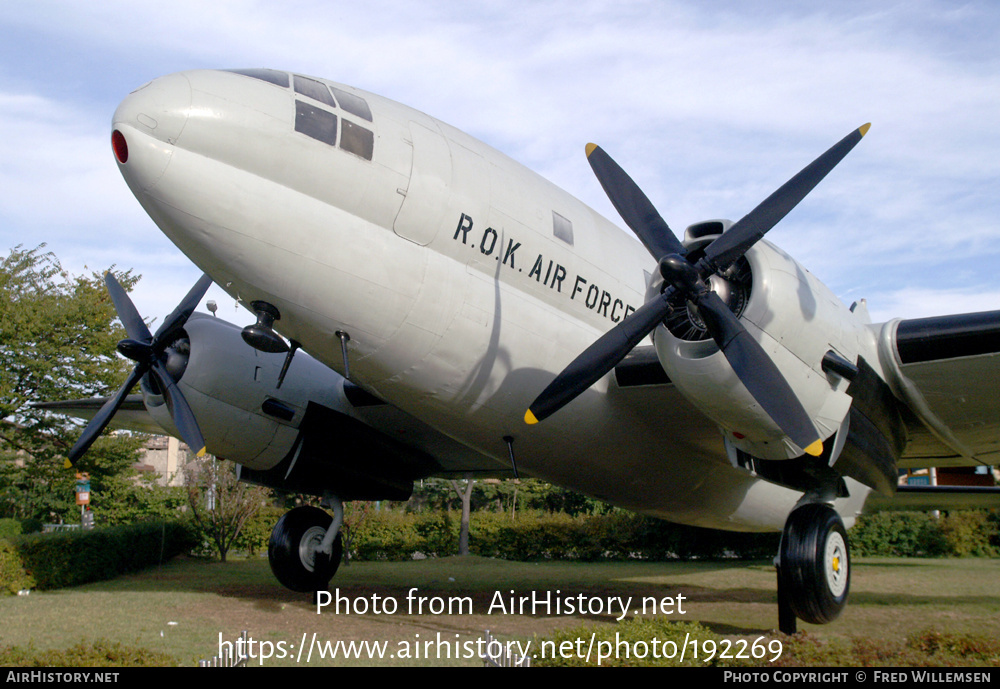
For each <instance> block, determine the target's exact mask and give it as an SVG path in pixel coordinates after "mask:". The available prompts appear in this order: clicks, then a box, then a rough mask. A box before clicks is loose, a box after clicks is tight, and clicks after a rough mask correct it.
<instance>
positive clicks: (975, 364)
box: [880, 311, 1000, 468]
mask: <svg viewBox="0 0 1000 689" xmlns="http://www.w3.org/2000/svg"><path fill="white" fill-rule="evenodd" d="M880 348H881V354H882V363H883V365H884V366H885V367H886V369H888V370H887V374H888V377H889V381H888V382H889V384H890V386H891V387H892V389H893V392H894V393H895V394H896V396H897V397H898V398H899V399H900V400H902V401H903V402H904V403H905V405H906V410H905V412H904V418H905V420H906V425H907V431H908V436H909V441H908V443H907V446H906V450H905V451H904V452H903V456H902V458H901V461H900V462H899V467H900V468H917V467H927V466H938V467H949V466H978V465H987V466H988V465H996V464H1000V396H998V394H997V390H998V389H1000V311H989V312H984V313H971V314H962V315H955V316H942V317H937V318H918V319H909V320H899V321H894V322H891V323H888V324H886V325H885V326H884V327H883V330H882V341H881V343H880Z"/></svg>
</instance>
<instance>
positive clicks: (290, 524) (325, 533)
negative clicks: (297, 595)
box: [267, 498, 344, 593]
mask: <svg viewBox="0 0 1000 689" xmlns="http://www.w3.org/2000/svg"><path fill="white" fill-rule="evenodd" d="M328 500H329V502H330V503H331V506H332V507H333V511H334V516H333V517H331V516H330V515H329V514H327V513H326V512H325V511H323V510H321V509H319V508H317V507H296V508H295V509H292V510H289V511H288V512H286V513H285V515H284V516H283V517H282V518H281V519H279V520H278V523H277V524H275V525H274V529H273V530H272V531H271V540H270V542H269V543H268V546H267V558H268V560H269V561H270V563H271V571H272V572H274V576H275V577H277V579H278V581H280V582H281V583H282V584H283V585H284V586H285V587H287V588H289V589H291V590H292V591H299V592H301V593H309V592H315V591H325V590H326V589H327V586H328V585H329V583H330V579H332V578H333V575H334V574H336V572H337V567H338V566H340V559H341V557H342V555H343V552H344V545H343V539H342V538H341V535H340V527H341V525H342V524H343V523H344V507H343V503H341V501H340V499H339V498H328Z"/></svg>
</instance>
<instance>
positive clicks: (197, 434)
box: [151, 360, 205, 457]
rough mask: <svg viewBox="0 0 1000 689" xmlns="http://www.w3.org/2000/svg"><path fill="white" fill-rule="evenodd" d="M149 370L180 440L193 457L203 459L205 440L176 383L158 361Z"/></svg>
mask: <svg viewBox="0 0 1000 689" xmlns="http://www.w3.org/2000/svg"><path fill="white" fill-rule="evenodd" d="M151 370H152V372H153V376H154V377H155V378H156V382H157V383H159V385H160V390H161V391H162V392H163V397H164V398H165V399H166V401H167V407H168V408H169V409H170V416H171V418H173V420H174V425H175V426H176V427H177V431H178V432H179V433H180V434H181V439H182V440H184V442H186V443H187V445H188V447H190V448H191V450H192V452H194V453H195V455H197V456H198V457H203V456H204V455H205V438H204V437H203V436H202V434H201V429H200V428H199V427H198V422H197V421H196V420H195V418H194V412H192V411H191V407H190V406H188V403H187V400H186V399H184V395H183V394H182V393H181V391H180V390H179V389H178V388H177V383H175V382H174V378H173V376H171V375H170V373H169V372H168V371H167V368H166V366H164V365H163V363H162V362H161V361H159V360H157V361H155V362H153V366H152V369H151Z"/></svg>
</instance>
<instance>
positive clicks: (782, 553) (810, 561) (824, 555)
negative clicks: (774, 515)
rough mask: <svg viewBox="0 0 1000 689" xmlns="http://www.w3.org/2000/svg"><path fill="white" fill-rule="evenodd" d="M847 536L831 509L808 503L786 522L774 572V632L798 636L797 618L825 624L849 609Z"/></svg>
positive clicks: (841, 523)
mask: <svg viewBox="0 0 1000 689" xmlns="http://www.w3.org/2000/svg"><path fill="white" fill-rule="evenodd" d="M850 561H851V558H850V551H849V548H848V545H847V531H846V529H845V528H844V522H843V521H842V520H841V519H840V515H838V514H837V512H836V511H835V510H834V509H833V508H832V507H830V506H829V505H826V504H822V503H809V504H806V505H802V506H801V507H799V508H797V509H796V510H794V511H793V512H792V513H791V514H790V515H789V516H788V520H787V521H786V522H785V529H784V531H783V532H782V535H781V547H780V550H779V553H778V557H777V559H776V561H775V564H776V565H777V569H778V628H779V629H780V630H781V631H782V632H784V633H785V634H794V633H795V632H796V626H797V623H796V618H798V619H800V620H802V621H803V622H808V623H810V624H826V623H828V622H832V621H833V620H835V619H836V618H837V616H838V615H840V613H841V611H842V610H843V609H844V606H845V605H846V604H847V596H848V593H849V592H850V583H851V579H850V576H851V562H850Z"/></svg>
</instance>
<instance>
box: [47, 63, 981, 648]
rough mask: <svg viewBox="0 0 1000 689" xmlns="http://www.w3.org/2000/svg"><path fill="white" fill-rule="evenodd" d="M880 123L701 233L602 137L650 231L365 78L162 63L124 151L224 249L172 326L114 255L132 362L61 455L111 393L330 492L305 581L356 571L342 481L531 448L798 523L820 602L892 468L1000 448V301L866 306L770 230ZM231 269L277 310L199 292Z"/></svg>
mask: <svg viewBox="0 0 1000 689" xmlns="http://www.w3.org/2000/svg"><path fill="white" fill-rule="evenodd" d="M867 130H868V125H865V126H863V127H860V128H859V129H857V130H855V131H853V132H851V133H850V134H848V135H847V137H845V138H844V139H843V140H841V141H840V142H839V143H837V144H835V145H834V146H833V147H832V148H831V149H830V150H828V151H827V152H825V153H823V154H822V155H820V156H819V157H818V158H817V159H816V160H815V161H814V162H812V163H810V164H809V165H808V166H806V167H805V168H804V169H803V170H802V171H801V172H799V173H798V174H796V175H795V176H793V177H792V178H791V179H790V180H789V181H788V182H787V183H785V184H784V185H783V186H781V187H780V188H779V189H778V190H777V191H776V192H775V193H774V194H773V195H771V196H770V197H769V198H767V199H766V200H765V201H763V202H762V203H761V204H760V205H759V206H758V207H757V208H755V209H754V210H752V211H751V212H750V213H749V214H748V215H747V216H746V217H744V218H743V219H742V220H739V221H738V222H736V223H732V222H730V221H727V220H710V221H707V222H699V223H696V224H693V225H691V226H690V227H688V228H687V230H686V231H685V233H684V237H683V239H680V238H678V237H677V236H675V234H674V233H673V231H672V230H671V229H670V228H669V227H668V226H667V224H666V222H664V220H663V219H662V218H661V216H660V215H659V213H658V212H657V211H656V210H655V209H654V208H653V206H652V204H651V203H650V202H649V200H648V198H647V197H646V196H645V195H644V194H643V192H642V191H641V190H640V189H639V187H638V186H637V185H636V183H635V182H634V181H633V180H632V179H631V178H630V177H629V176H628V175H627V174H626V173H625V172H624V170H623V169H622V168H621V167H619V166H618V164H617V163H615V162H614V161H613V160H612V159H611V157H610V156H609V155H608V154H607V153H606V152H604V151H603V150H602V149H601V148H599V147H596V146H593V145H591V146H588V147H587V158H588V161H589V162H590V164H591V167H592V168H593V170H594V172H595V174H596V175H597V177H598V179H599V181H600V183H601V185H602V186H603V187H604V189H605V191H606V192H607V194H608V196H609V197H610V199H611V201H612V203H613V204H614V206H615V208H616V209H617V210H618V212H619V213H620V214H621V216H622V218H623V219H624V220H625V223H626V224H627V225H628V227H629V228H631V229H632V231H633V232H634V233H635V235H636V236H637V237H638V238H639V240H640V241H639V242H636V241H635V240H634V238H632V237H631V236H629V235H628V234H627V233H625V232H623V231H622V230H621V229H620V228H618V227H617V226H615V225H614V224H612V223H611V222H609V221H608V220H606V219H604V218H603V217H601V216H599V215H598V214H597V213H595V212H594V211H593V210H591V209H590V208H588V207H587V206H585V205H584V204H583V203H581V202H580V201H578V200H577V199H575V198H573V197H572V196H570V195H569V194H567V193H566V192H564V191H562V190H560V189H558V188H557V187H555V186H554V185H552V184H550V183H549V182H547V181H545V180H544V179H542V178H540V177H539V176H537V175H535V174H534V173H532V172H530V171H529V170H527V169H525V168H524V167H522V166H520V165H518V164H517V163H515V162H514V161H512V160H510V159H509V158H507V157H506V156H504V155H502V154H501V153H498V152H497V151H495V150H493V149H491V148H490V147H488V146H486V145H485V144H483V143H481V142H479V141H477V140H475V139H473V138H471V137H469V136H467V135H465V134H463V133H462V132H460V131H458V130H457V129H454V128H452V127H450V126H449V125H447V124H444V123H443V122H440V121H438V120H435V119H433V118H431V117H429V116H427V115H425V114H423V113H421V112H418V111H416V110H413V109H411V108H408V107H406V106H403V105H400V104H398V103H394V102H392V101H389V100H387V99H385V98H381V97H379V96H376V95H374V94H371V93H366V92H363V91H360V90H358V89H355V88H352V87H349V86H345V85H341V84H336V83H333V82H329V81H325V80H322V79H315V78H311V77H306V76H302V75H299V74H290V73H288V72H282V71H276V70H266V69H251V70H225V71H214V70H202V71H190V72H183V73H179V74H173V75H170V76H166V77H162V78H159V79H156V80H154V81H152V82H150V83H148V84H146V85H145V86H142V87H140V88H139V89H137V90H136V91H134V92H133V93H132V94H131V95H129V96H128V97H127V98H126V99H125V100H124V101H123V102H122V103H121V105H120V106H119V108H118V110H117V111H116V112H115V114H114V118H113V123H112V136H111V139H112V147H113V152H114V156H115V159H116V161H117V164H118V167H119V169H120V171H121V173H122V175H123V176H124V178H125V181H126V182H127V183H128V185H129V187H130V189H131V190H132V192H133V193H134V194H135V197H136V198H137V199H138V200H139V203H140V204H142V207H143V208H144V209H145V210H146V212H147V213H148V214H149V216H150V217H151V218H152V219H153V220H154V221H155V223H156V224H157V225H158V226H159V228H160V229H161V230H162V231H163V232H164V233H165V234H166V235H167V236H168V237H169V238H170V240H171V241H173V242H174V243H175V244H176V245H177V246H178V247H179V248H180V250H181V251H183V252H184V253H185V254H186V255H187V256H188V257H189V258H190V259H191V260H192V261H193V262H194V263H195V264H197V265H198V266H199V267H200V268H201V269H202V270H204V271H205V274H206V275H205V277H204V278H202V280H200V281H199V282H198V284H197V285H195V287H194V288H193V289H192V290H191V292H190V293H189V294H188V295H187V297H185V299H184V300H183V301H182V302H181V304H180V306H178V308H177V310H175V311H174V312H173V313H172V314H171V315H170V316H168V317H167V319H166V320H165V321H164V323H163V325H162V326H161V327H160V328H159V330H158V331H157V332H156V333H155V334H151V333H150V332H149V330H148V329H147V328H146V325H145V324H144V322H143V319H142V318H141V317H140V316H139V314H138V312H137V310H136V309H135V307H134V306H133V305H132V303H131V300H130V299H129V297H128V295H127V294H126V293H125V291H124V290H123V289H122V288H121V287H120V285H118V283H117V282H116V281H115V279H114V277H113V276H111V275H110V274H109V276H108V277H107V282H108V288H109V290H110V292H111V295H112V297H113V299H114V302H115V306H116V308H117V310H118V313H119V316H120V317H121V320H122V322H123V324H124V326H125V328H126V330H127V333H128V339H126V340H123V341H122V342H121V343H120V344H119V346H118V349H119V351H120V352H121V353H122V354H123V355H125V356H126V357H128V358H130V359H132V360H134V361H135V362H136V367H135V370H134V371H133V373H132V375H131V376H130V377H129V378H128V380H127V381H126V382H125V384H124V385H123V386H122V388H121V389H120V390H119V391H118V393H117V394H116V395H115V396H114V397H111V398H109V399H106V400H88V401H85V402H82V403H78V405H77V407H76V408H75V410H74V411H73V412H72V413H76V414H90V415H91V416H92V420H91V422H90V424H89V425H88V426H87V428H86V430H85V431H84V434H83V437H82V438H81V439H80V442H79V443H78V444H77V446H76V447H74V448H73V450H72V452H71V453H70V455H69V462H70V463H74V462H76V461H77V460H79V458H80V457H81V456H82V455H83V453H84V452H86V450H87V448H88V447H89V446H90V444H91V443H92V442H93V440H94V439H95V438H96V437H97V436H98V435H99V434H100V433H101V431H102V430H103V429H104V428H105V427H106V426H107V425H108V424H109V423H111V421H112V417H114V416H115V415H116V413H117V414H118V417H117V418H115V424H116V425H125V426H132V427H138V428H145V429H154V428H155V429H156V430H159V429H161V428H162V429H163V430H165V431H167V432H168V433H171V434H174V435H176V436H178V437H180V438H182V439H183V440H184V441H185V442H187V444H188V445H189V446H190V447H191V448H193V449H194V450H196V451H201V452H203V451H206V450H207V451H208V452H210V453H212V454H214V455H217V456H219V457H224V458H227V459H231V460H233V461H234V462H236V463H237V464H238V465H239V466H240V476H241V478H242V479H244V480H247V481H251V482H255V483H259V484H262V485H266V486H272V487H275V488H280V489H287V490H292V491H301V492H307V493H313V494H316V495H322V496H323V497H324V498H325V502H324V504H325V505H326V506H328V507H329V508H331V509H332V510H333V513H334V514H333V517H331V516H330V515H329V514H328V513H327V512H326V511H324V510H320V509H318V508H296V509H293V510H291V511H290V512H288V513H287V514H286V515H285V516H284V517H282V519H281V520H280V521H279V522H278V523H277V525H276V526H275V528H274V532H273V534H272V537H271V543H270V548H269V555H270V560H271V565H272V569H273V570H274V573H275V575H276V576H277V578H278V579H279V580H280V581H281V582H282V583H283V584H284V585H285V586H288V587H289V588H291V589H294V590H297V591H315V590H319V589H322V588H325V587H326V586H327V585H328V583H329V581H330V579H331V577H332V576H333V575H334V573H335V571H336V568H337V563H338V561H339V555H340V552H341V544H340V540H341V539H340V535H339V529H340V524H341V520H342V503H343V501H346V500H384V499H389V500H403V499H406V498H407V497H408V496H409V494H410V492H411V490H412V487H413V482H414V481H416V480H419V479H420V478H423V477H427V476H432V475H439V476H440V475H444V476H448V475H451V476H456V475H457V476H465V475H473V476H484V475H489V476H516V475H519V474H520V475H530V476H535V477H539V478H542V479H545V480H548V481H551V482H553V483H556V484H559V485H562V486H566V487H569V488H572V489H574V490H577V491H580V492H582V493H585V494H587V495H590V496H593V497H595V498H599V499H601V500H605V501H607V502H609V503H612V504H614V505H618V506H620V507H623V508H626V509H629V510H634V511H637V512H641V513H643V514H648V515H652V516H655V517H662V518H665V519H669V520H671V521H675V522H680V523H685V524H691V525H697V526H705V527H713V528H721V529H729V530H734V531H767V530H772V531H782V533H783V536H782V540H781V546H780V552H779V553H778V557H777V559H776V564H777V569H778V590H779V619H780V625H781V628H782V629H784V630H786V631H787V630H789V629H791V630H794V628H795V624H796V618H799V619H802V620H805V621H808V622H810V623H825V622H829V621H831V620H832V619H834V618H835V617H836V616H837V615H838V614H839V613H840V611H841V610H842V608H843V607H844V605H845V603H846V601H847V597H848V591H849V578H850V564H849V563H850V556H849V550H848V538H847V534H846V528H848V527H850V526H851V525H852V524H853V522H854V520H855V518H856V516H857V515H858V514H859V513H861V511H862V510H863V508H864V507H865V503H866V501H867V500H868V498H869V495H870V494H871V493H872V492H876V493H879V494H882V495H883V496H891V495H893V493H894V492H895V491H896V489H897V487H896V483H897V472H898V470H899V469H900V468H905V467H923V466H928V465H937V466H945V465H948V466H950V465H979V464H982V465H989V464H995V463H998V462H1000V442H998V429H1000V413H998V406H997V401H996V394H995V390H996V389H997V386H998V383H1000V363H998V362H1000V358H998V357H997V356H996V355H997V353H998V352H1000V312H992V313H986V314H970V315H959V316H945V317H942V318H930V319H916V320H894V321H890V322H888V323H881V324H873V323H871V322H870V319H869V318H868V314H867V311H866V307H865V305H864V303H863V302H861V303H857V304H854V305H853V306H851V307H850V308H848V307H847V306H845V305H843V304H842V303H841V302H840V301H839V300H838V299H837V298H836V297H835V296H834V295H833V294H832V293H831V292H830V290H828V289H827V288H826V287H825V286H824V285H822V284H821V283H820V282H819V281H818V280H817V279H816V278H815V277H814V276H812V275H811V274H810V273H809V272H808V271H807V270H805V269H804V268H803V267H802V266H801V265H799V264H798V263H797V262H796V261H795V260H794V259H793V258H791V257H790V256H789V255H787V254H786V253H785V252H783V251H782V250H781V249H779V248H778V247H776V246H774V245H772V244H770V243H769V242H767V241H765V240H764V239H762V237H763V236H764V234H765V233H766V232H767V231H768V230H770V229H771V228H772V227H773V226H774V225H775V224H776V223H778V222H779V221H780V220H781V219H782V218H783V217H784V216H785V215H786V214H787V213H788V212H789V211H790V210H791V209H792V208H793V207H794V206H795V205H796V204H797V203H799V202H800V201H801V200H802V199H803V198H804V197H805V196H806V195H807V194H808V193H809V191H810V190H811V189H813V187H814V186H815V185H816V184H818V183H819V181H820V180H821V179H822V178H823V177H824V176H825V175H827V174H828V173H829V172H830V171H831V170H832V169H833V168H834V166H836V165H837V164H838V163H839V162H840V161H841V160H842V159H843V158H844V157H845V156H846V155H847V153H848V152H849V151H850V150H851V149H852V148H853V147H854V146H855V145H856V144H857V143H858V142H859V141H860V140H861V138H862V137H863V136H864V134H865V133H866V132H867ZM213 281H214V282H215V283H217V284H219V285H221V286H222V287H223V288H224V289H225V290H226V291H227V292H228V293H229V294H230V295H232V296H233V297H234V298H236V299H237V300H239V301H240V302H241V303H243V304H245V305H247V306H248V308H250V309H251V310H252V311H253V312H255V313H256V314H257V319H258V320H257V323H256V324H254V325H252V326H249V327H247V328H245V329H243V330H242V331H241V330H240V328H238V327H237V326H233V325H230V324H228V323H225V322H224V321H222V320H220V319H216V318H213V317H210V316H204V315H200V314H194V313H193V311H194V309H195V307H196V305H197V304H198V302H199V300H200V299H201V298H202V296H203V295H204V293H205V290H206V289H207V288H208V286H209V284H210V283H211V282H213ZM279 333H280V335H279ZM297 352H298V354H296V353H297ZM581 352H582V353H581ZM137 384H138V385H139V386H140V390H141V397H140V396H138V395H130V394H129V393H130V391H131V390H132V389H133V387H134V386H135V385H137ZM81 407H82V408H81ZM51 408H62V409H66V408H67V407H66V405H65V404H63V405H61V407H60V406H59V405H52V407H51ZM88 409H89V410H88ZM526 409H527V413H526V412H525V410H526Z"/></svg>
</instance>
